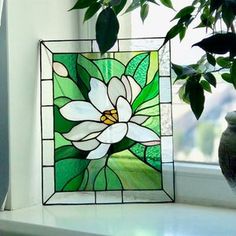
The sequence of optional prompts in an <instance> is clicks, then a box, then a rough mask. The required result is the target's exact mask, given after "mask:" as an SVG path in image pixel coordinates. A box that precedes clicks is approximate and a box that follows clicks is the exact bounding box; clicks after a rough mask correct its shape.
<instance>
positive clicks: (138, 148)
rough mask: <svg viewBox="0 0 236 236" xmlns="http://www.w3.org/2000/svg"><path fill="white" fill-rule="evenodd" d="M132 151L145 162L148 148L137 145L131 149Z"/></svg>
mask: <svg viewBox="0 0 236 236" xmlns="http://www.w3.org/2000/svg"><path fill="white" fill-rule="evenodd" d="M130 151H131V152H132V153H134V154H135V156H137V157H138V158H139V159H141V160H142V161H144V160H145V151H146V147H145V146H144V145H142V144H140V143H137V144H135V145H133V146H132V147H131V148H130Z"/></svg>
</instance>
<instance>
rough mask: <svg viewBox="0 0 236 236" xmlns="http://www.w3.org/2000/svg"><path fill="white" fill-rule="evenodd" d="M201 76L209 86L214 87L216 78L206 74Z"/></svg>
mask: <svg viewBox="0 0 236 236" xmlns="http://www.w3.org/2000/svg"><path fill="white" fill-rule="evenodd" d="M203 76H204V78H205V80H207V81H208V82H209V83H210V84H211V85H213V86H214V87H216V78H215V76H214V75H213V74H212V73H210V72H208V73H206V74H203Z"/></svg>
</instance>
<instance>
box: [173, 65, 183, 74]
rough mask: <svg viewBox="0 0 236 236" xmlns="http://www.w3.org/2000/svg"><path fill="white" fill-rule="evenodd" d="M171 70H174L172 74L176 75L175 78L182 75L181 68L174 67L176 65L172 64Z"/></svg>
mask: <svg viewBox="0 0 236 236" xmlns="http://www.w3.org/2000/svg"><path fill="white" fill-rule="evenodd" d="M172 69H173V70H174V72H175V73H176V75H177V76H179V75H182V73H183V67H182V66H180V65H176V64H174V63H172Z"/></svg>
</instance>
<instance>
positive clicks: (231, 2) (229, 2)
mask: <svg viewBox="0 0 236 236" xmlns="http://www.w3.org/2000/svg"><path fill="white" fill-rule="evenodd" d="M224 4H225V6H226V7H228V8H230V9H231V10H232V11H233V13H234V15H236V1H235V0H224Z"/></svg>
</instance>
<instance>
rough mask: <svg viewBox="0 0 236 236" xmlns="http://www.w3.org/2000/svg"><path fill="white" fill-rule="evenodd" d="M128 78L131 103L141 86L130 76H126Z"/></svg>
mask: <svg viewBox="0 0 236 236" xmlns="http://www.w3.org/2000/svg"><path fill="white" fill-rule="evenodd" d="M127 77H128V80H129V82H130V84H131V90H132V100H131V104H132V103H133V101H134V100H135V98H136V97H137V96H138V94H139V93H140V92H141V87H140V85H139V84H138V83H137V82H136V81H135V80H134V79H133V78H132V77H131V76H127Z"/></svg>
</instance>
